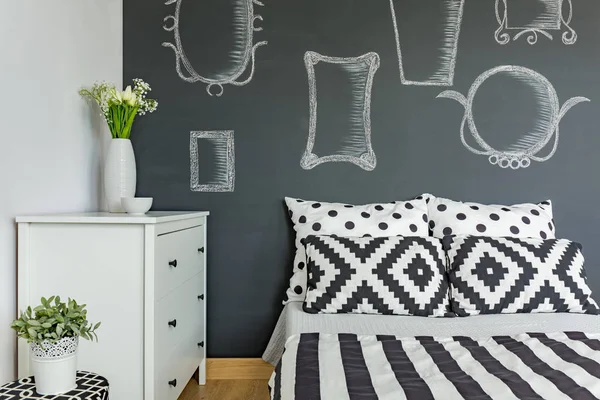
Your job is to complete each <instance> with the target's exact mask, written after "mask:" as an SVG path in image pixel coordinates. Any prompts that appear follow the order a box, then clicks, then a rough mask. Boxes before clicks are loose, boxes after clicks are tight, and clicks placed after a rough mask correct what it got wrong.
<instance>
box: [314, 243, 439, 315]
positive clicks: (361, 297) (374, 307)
mask: <svg viewBox="0 0 600 400" xmlns="http://www.w3.org/2000/svg"><path fill="white" fill-rule="evenodd" d="M303 243H304V244H305V246H306V254H307V257H308V290H307V293H306V299H305V300H304V305H303V307H304V311H306V312H308V313H327V314H338V313H359V314H394V315H416V316H427V317H443V316H444V315H445V314H446V312H447V310H448V308H449V304H448V282H447V278H446V266H445V260H444V258H445V256H444V251H443V248H442V243H441V241H440V240H439V239H435V238H430V237H427V238H425V237H401V236H395V237H379V238H371V237H366V238H357V237H338V236H309V237H307V238H306V239H304V240H303Z"/></svg>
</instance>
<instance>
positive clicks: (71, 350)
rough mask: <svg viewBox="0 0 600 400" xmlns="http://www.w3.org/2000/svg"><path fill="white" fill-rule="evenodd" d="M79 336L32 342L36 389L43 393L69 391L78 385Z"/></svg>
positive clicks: (52, 393) (32, 361) (53, 393)
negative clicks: (54, 341) (53, 340)
mask: <svg viewBox="0 0 600 400" xmlns="http://www.w3.org/2000/svg"><path fill="white" fill-rule="evenodd" d="M78 347H79V338H78V337H66V338H62V339H60V340H59V341H57V342H56V343H50V342H48V341H44V342H43V343H42V345H39V344H36V343H31V344H30V348H31V366H32V369H33V376H34V377H35V390H36V392H37V393H38V394H41V395H57V394H63V393H67V392H69V391H71V390H73V389H75V388H76V387H77V383H76V382H75V379H76V376H77V349H78Z"/></svg>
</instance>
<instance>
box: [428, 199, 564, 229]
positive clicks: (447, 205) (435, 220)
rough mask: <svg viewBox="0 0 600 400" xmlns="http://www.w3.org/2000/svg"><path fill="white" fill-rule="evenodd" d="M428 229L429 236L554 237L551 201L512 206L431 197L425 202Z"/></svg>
mask: <svg viewBox="0 0 600 400" xmlns="http://www.w3.org/2000/svg"><path fill="white" fill-rule="evenodd" d="M428 210H429V213H428V215H429V229H430V230H431V231H432V233H433V236H434V237H437V238H442V237H444V236H449V235H478V236H494V237H517V238H537V239H554V237H555V236H554V234H555V226H554V222H553V219H552V203H551V202H550V201H549V200H548V201H544V202H541V203H539V204H530V203H525V204H515V205H512V206H503V205H484V204H478V203H463V202H460V201H453V200H449V199H444V198H442V197H431V198H430V199H429V203H428Z"/></svg>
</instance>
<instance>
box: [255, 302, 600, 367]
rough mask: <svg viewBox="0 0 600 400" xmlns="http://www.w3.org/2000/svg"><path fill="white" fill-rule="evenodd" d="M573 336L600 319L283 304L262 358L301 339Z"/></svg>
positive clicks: (598, 325) (275, 356)
mask: <svg viewBox="0 0 600 400" xmlns="http://www.w3.org/2000/svg"><path fill="white" fill-rule="evenodd" d="M565 331H578V332H587V333H600V316H597V315H585V314H566V313H554V314H505V315H480V316H474V317H466V318H458V317H457V318H426V317H405V316H392V315H359V314H309V313H305V312H304V311H303V310H302V303H300V302H294V303H288V304H287V305H286V306H285V307H284V309H283V311H282V312H281V315H280V316H279V320H278V321H277V325H276V326H275V330H274V331H273V334H272V335H271V340H270V341H269V344H268V345H267V348H266V350H265V352H264V353H263V356H262V358H263V359H264V360H265V361H266V362H268V363H271V364H273V365H275V364H277V362H279V360H280V359H281V355H282V354H283V349H284V347H285V343H286V340H287V339H288V338H289V337H290V336H292V335H296V334H300V333H312V332H319V333H331V334H337V333H353V334H357V335H394V336H397V337H414V336H441V337H448V336H469V337H471V338H488V337H491V336H498V335H518V334H521V333H526V332H539V333H552V332H565Z"/></svg>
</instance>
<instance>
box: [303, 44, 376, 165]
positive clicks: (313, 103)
mask: <svg viewBox="0 0 600 400" xmlns="http://www.w3.org/2000/svg"><path fill="white" fill-rule="evenodd" d="M319 62H323V63H329V64H332V65H335V66H338V67H339V69H340V72H341V73H344V74H347V75H348V76H349V84H350V85H351V88H350V91H351V93H352V99H351V110H350V114H349V115H348V118H349V127H350V129H349V132H348V133H347V135H346V137H345V138H344V140H343V145H342V147H341V148H339V149H338V150H337V151H336V152H335V154H329V155H323V156H319V155H317V154H315V152H314V147H315V141H316V139H317V114H318V104H317V81H316V74H315V65H317V64H318V63H319ZM304 63H305V66H306V71H307V73H308V86H309V106H310V122H309V133H308V141H307V144H306V149H305V151H304V154H303V156H302V160H301V161H300V166H301V167H302V168H303V169H306V170H308V169H312V168H314V167H316V166H317V165H320V164H323V163H327V162H348V163H352V164H355V165H357V166H359V167H360V168H362V169H364V170H366V171H372V170H374V169H375V167H376V166H377V157H376V156H375V152H374V151H373V147H372V145H371V91H372V87H373V79H374V77H375V72H377V69H378V68H379V55H378V54H377V53H373V52H370V53H367V54H364V55H362V56H359V57H329V56H324V55H321V54H318V53H316V52H313V51H307V52H306V54H305V55H304Z"/></svg>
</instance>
